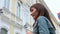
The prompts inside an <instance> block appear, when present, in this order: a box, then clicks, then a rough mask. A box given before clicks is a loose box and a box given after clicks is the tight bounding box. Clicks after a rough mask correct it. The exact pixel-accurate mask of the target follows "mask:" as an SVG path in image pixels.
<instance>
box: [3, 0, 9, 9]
mask: <svg viewBox="0 0 60 34" xmlns="http://www.w3.org/2000/svg"><path fill="white" fill-rule="evenodd" d="M9 5H10V0H4V7H5V8H7V9H9Z"/></svg>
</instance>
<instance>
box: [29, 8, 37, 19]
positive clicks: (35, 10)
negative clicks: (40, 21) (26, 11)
mask: <svg viewBox="0 0 60 34" xmlns="http://www.w3.org/2000/svg"><path fill="white" fill-rule="evenodd" d="M30 12H31V16H32V17H33V18H34V19H36V18H37V15H38V11H37V9H36V8H31V11H30Z"/></svg>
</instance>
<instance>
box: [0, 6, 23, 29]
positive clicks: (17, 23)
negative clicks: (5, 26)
mask: <svg viewBox="0 0 60 34" xmlns="http://www.w3.org/2000/svg"><path fill="white" fill-rule="evenodd" d="M2 12H3V13H2V14H0V16H1V20H4V21H6V22H7V23H9V24H12V23H13V24H12V25H14V26H17V27H18V28H22V25H21V24H22V22H23V21H22V19H20V18H19V17H17V16H15V15H14V14H13V13H11V12H10V11H9V10H8V9H6V8H5V7H4V8H3V9H2ZM11 16H13V17H15V20H12V19H11Z"/></svg>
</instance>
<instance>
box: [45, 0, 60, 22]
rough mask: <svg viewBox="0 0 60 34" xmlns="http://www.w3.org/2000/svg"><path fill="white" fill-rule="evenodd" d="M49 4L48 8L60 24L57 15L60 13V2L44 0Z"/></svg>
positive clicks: (57, 0)
mask: <svg viewBox="0 0 60 34" xmlns="http://www.w3.org/2000/svg"><path fill="white" fill-rule="evenodd" d="M44 1H45V3H46V4H47V6H48V8H49V9H50V10H51V12H52V13H53V15H54V16H55V18H56V19H57V21H59V22H60V20H59V19H58V16H57V13H59V12H60V0H44Z"/></svg>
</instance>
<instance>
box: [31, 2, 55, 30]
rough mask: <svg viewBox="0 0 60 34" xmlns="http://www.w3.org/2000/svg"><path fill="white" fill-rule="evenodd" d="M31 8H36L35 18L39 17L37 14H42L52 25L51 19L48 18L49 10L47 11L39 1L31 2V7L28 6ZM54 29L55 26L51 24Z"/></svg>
mask: <svg viewBox="0 0 60 34" xmlns="http://www.w3.org/2000/svg"><path fill="white" fill-rule="evenodd" d="M31 8H35V9H37V11H38V15H37V17H36V19H37V18H38V17H39V16H44V17H46V18H47V19H48V20H49V21H50V22H51V24H52V25H53V23H52V20H51V18H50V15H49V12H48V11H47V9H46V8H45V7H44V6H43V5H42V4H40V3H36V4H33V5H32V6H31V7H30V11H31ZM53 27H54V29H55V26H54V25H53Z"/></svg>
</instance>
